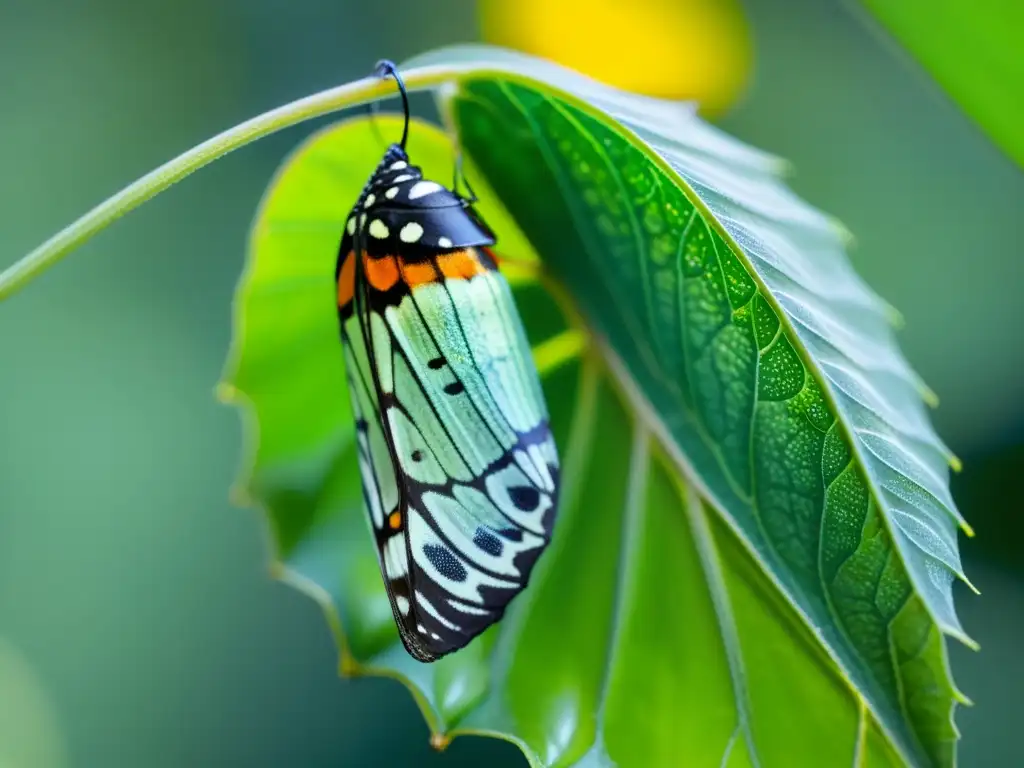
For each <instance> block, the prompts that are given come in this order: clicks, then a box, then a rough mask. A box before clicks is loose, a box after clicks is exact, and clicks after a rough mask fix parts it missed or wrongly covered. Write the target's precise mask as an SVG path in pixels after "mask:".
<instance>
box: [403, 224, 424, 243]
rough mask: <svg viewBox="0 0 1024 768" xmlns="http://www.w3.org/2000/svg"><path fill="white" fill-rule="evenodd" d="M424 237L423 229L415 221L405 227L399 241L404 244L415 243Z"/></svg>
mask: <svg viewBox="0 0 1024 768" xmlns="http://www.w3.org/2000/svg"><path fill="white" fill-rule="evenodd" d="M422 236H423V227H421V226H420V225H419V224H417V223H416V222H415V221H410V222H409V223H408V224H406V225H405V226H404V227H402V231H401V232H399V233H398V239H399V240H401V241H402V242H403V243H415V242H416V241H417V240H419V239H420V237H422Z"/></svg>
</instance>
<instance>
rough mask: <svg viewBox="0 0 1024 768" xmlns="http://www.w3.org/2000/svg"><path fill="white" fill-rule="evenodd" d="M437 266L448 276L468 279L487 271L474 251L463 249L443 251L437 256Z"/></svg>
mask: <svg viewBox="0 0 1024 768" xmlns="http://www.w3.org/2000/svg"><path fill="white" fill-rule="evenodd" d="M437 266H438V268H439V269H440V270H441V274H443V275H444V276H445V277H446V278H448V279H452V278H455V279H456V280H468V279H469V278H471V277H474V276H475V275H482V274H483V273H484V272H486V271H487V269H486V267H484V265H483V264H481V263H480V259H478V258H477V256H476V254H475V253H474V252H473V251H468V250H461V251H452V252H451V253H442V254H440V255H439V256H438V257H437Z"/></svg>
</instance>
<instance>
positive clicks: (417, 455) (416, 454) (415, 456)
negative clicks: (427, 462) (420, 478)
mask: <svg viewBox="0 0 1024 768" xmlns="http://www.w3.org/2000/svg"><path fill="white" fill-rule="evenodd" d="M412 460H413V461H423V451H421V450H420V449H419V448H417V449H416V450H415V451H413V452H412Z"/></svg>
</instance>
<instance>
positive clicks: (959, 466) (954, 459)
mask: <svg viewBox="0 0 1024 768" xmlns="http://www.w3.org/2000/svg"><path fill="white" fill-rule="evenodd" d="M949 468H950V469H952V470H953V471H954V472H957V473H959V472H960V471H961V470H963V468H964V464H963V462H962V461H960V457H959V456H956V455H954V454H952V453H951V454H949ZM962 527H963V529H964V533H966V534H967V535H968V536H971V537H973V536H974V529H973V528H971V526H969V525H968V524H967V523H963V525H962Z"/></svg>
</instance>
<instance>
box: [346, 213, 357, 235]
mask: <svg viewBox="0 0 1024 768" xmlns="http://www.w3.org/2000/svg"><path fill="white" fill-rule="evenodd" d="M345 229H346V231H348V233H349V234H350V235H354V234H355V233H356V217H355V216H353V217H352V218H351V219H349V220H348V226H347V227H345Z"/></svg>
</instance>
